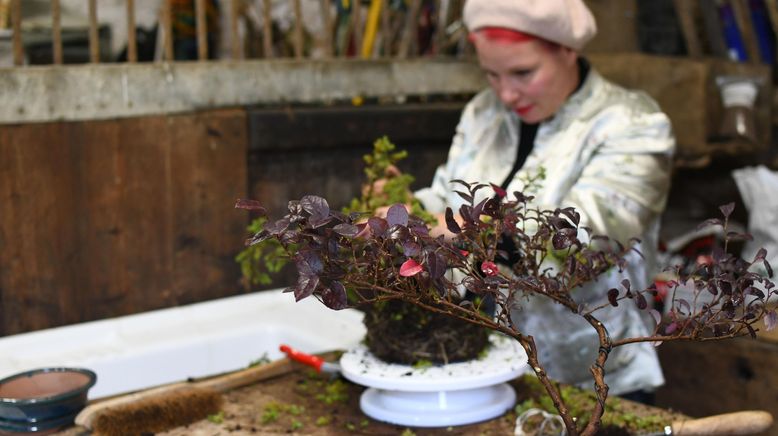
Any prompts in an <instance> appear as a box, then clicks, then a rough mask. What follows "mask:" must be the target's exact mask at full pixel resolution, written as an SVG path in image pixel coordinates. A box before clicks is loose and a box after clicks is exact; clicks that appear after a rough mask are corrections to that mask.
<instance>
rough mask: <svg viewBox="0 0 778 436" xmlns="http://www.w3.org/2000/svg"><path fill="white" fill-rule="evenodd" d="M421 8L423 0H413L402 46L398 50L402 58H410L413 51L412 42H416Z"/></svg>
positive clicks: (398, 54)
mask: <svg viewBox="0 0 778 436" xmlns="http://www.w3.org/2000/svg"><path fill="white" fill-rule="evenodd" d="M419 9H421V0H412V2H411V7H410V9H409V10H408V15H407V16H406V17H405V26H404V28H403V35H402V40H400V48H399V49H398V50H397V57H398V58H400V59H406V58H408V54H409V53H410V51H411V44H414V41H415V39H416V34H417V33H418V30H419V19H418V17H419Z"/></svg>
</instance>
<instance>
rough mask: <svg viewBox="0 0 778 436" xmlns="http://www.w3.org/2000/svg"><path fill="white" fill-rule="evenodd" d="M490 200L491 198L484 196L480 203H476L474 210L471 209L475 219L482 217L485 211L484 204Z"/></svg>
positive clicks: (471, 214) (472, 216)
mask: <svg viewBox="0 0 778 436" xmlns="http://www.w3.org/2000/svg"><path fill="white" fill-rule="evenodd" d="M489 200H490V199H489V198H484V199H483V200H481V201H479V202H478V204H476V205H475V207H474V208H473V210H472V211H470V218H471V219H472V220H473V221H478V220H480V219H481V214H482V213H483V211H484V205H485V204H486V202H487V201H489Z"/></svg>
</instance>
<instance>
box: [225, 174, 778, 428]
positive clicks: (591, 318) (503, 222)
mask: <svg viewBox="0 0 778 436" xmlns="http://www.w3.org/2000/svg"><path fill="white" fill-rule="evenodd" d="M452 183H456V184H458V185H459V186H460V187H461V189H460V190H459V191H458V193H459V195H460V196H461V197H462V198H463V199H464V200H465V202H466V203H465V205H463V206H462V207H461V208H460V209H459V211H458V214H459V216H460V218H461V220H460V221H459V222H458V221H457V220H455V219H454V212H453V211H452V210H451V209H450V208H449V209H447V210H446V223H447V227H448V230H449V231H451V232H452V233H453V234H454V235H455V237H454V238H453V239H451V240H448V239H446V238H444V237H442V236H441V237H432V236H431V235H430V231H429V228H428V226H427V224H426V223H425V222H424V221H423V220H422V219H420V218H418V217H416V216H414V215H412V214H409V213H408V212H407V210H406V208H405V207H404V206H403V205H400V204H397V205H394V206H392V207H391V208H389V210H388V213H387V215H386V217H385V218H382V217H375V216H373V217H370V218H368V219H367V220H366V221H365V220H364V217H363V216H362V215H361V214H359V213H357V212H353V213H349V214H345V213H342V212H339V211H335V210H332V209H331V208H330V207H329V205H328V203H327V201H326V200H325V199H323V198H321V197H317V196H312V195H309V196H305V197H303V198H302V199H300V200H299V201H290V202H289V205H288V213H287V214H286V215H285V216H284V217H282V218H280V219H276V220H268V222H267V223H266V224H265V225H264V228H263V229H262V230H260V231H259V232H257V233H256V234H255V235H254V236H253V237H252V238H251V239H250V240H249V241H248V242H247V243H248V244H256V243H261V242H262V241H265V240H268V239H272V240H275V241H277V242H278V243H279V244H280V246H281V247H283V248H284V249H288V255H289V256H290V258H291V259H292V260H293V261H294V263H295V266H296V268H297V271H298V274H299V276H298V279H297V282H296V283H295V284H293V285H292V286H290V287H289V288H288V289H286V291H287V292H291V293H293V294H294V296H295V298H296V300H298V301H299V300H301V299H304V298H308V297H311V296H314V297H315V298H317V299H318V300H320V301H321V302H322V303H323V304H324V305H326V306H327V307H329V308H331V309H335V310H340V309H343V308H346V307H349V306H352V305H354V304H372V305H381V304H386V302H393V301H399V302H404V303H406V304H411V305H414V306H416V307H418V308H420V309H422V310H424V311H427V312H430V313H435V314H442V315H446V316H450V317H454V318H458V319H460V320H463V321H465V322H468V323H471V324H473V325H476V326H479V327H483V328H487V329H490V330H493V331H496V332H500V333H502V334H505V335H507V336H509V337H511V338H513V339H515V340H516V341H518V343H519V344H521V346H522V347H523V349H524V350H525V351H526V354H527V359H528V364H529V366H530V368H531V369H532V371H533V372H534V374H535V375H536V376H537V379H538V381H539V382H540V383H541V384H542V386H543V387H544V389H545V390H546V392H547V393H548V395H549V397H550V398H551V401H552V402H553V405H554V407H555V408H556V409H557V412H558V414H559V415H560V416H561V418H562V420H563V421H564V424H565V427H566V429H567V433H568V434H569V435H578V434H582V435H593V434H595V433H596V432H597V430H598V429H599V426H600V423H601V418H602V415H603V413H604V411H605V400H606V398H607V397H608V386H607V384H606V383H605V378H604V375H605V363H606V361H607V360H608V357H609V355H610V353H611V351H612V350H613V349H614V348H617V347H621V346H624V345H627V344H631V343H635V342H644V341H650V342H663V341H675V340H694V341H709V340H721V339H727V338H735V337H739V336H744V335H750V336H755V334H756V332H757V330H758V325H759V324H758V323H761V322H764V323H766V327H767V329H772V328H773V327H774V326H775V324H776V320H777V319H778V317H777V316H776V313H775V312H774V311H773V310H770V309H768V307H767V306H766V305H765V302H766V300H767V298H769V297H770V296H772V295H773V294H774V293H775V289H774V285H773V283H772V282H771V281H770V280H769V279H768V278H766V277H763V276H760V275H758V274H756V273H754V272H752V271H751V267H752V266H754V265H755V264H763V265H764V267H765V268H766V270H767V271H768V273H769V275H770V276H772V270H771V268H770V265H769V264H768V263H767V261H766V260H765V255H766V252H765V251H764V250H762V251H760V252H759V253H758V254H757V256H756V257H755V258H754V259H752V260H750V261H746V260H743V259H740V258H738V257H735V256H733V255H731V254H729V253H728V252H727V248H728V243H729V241H732V240H736V239H741V238H747V237H748V236H747V235H742V234H736V233H730V232H727V227H728V218H729V216H730V214H731V213H732V210H733V207H734V206H733V205H727V206H722V207H721V212H722V214H723V219H713V220H708V221H706V222H705V223H703V224H704V225H718V226H722V227H723V228H724V230H725V244H724V247H723V250H720V251H717V252H716V253H714V254H713V256H712V258H713V261H712V263H710V264H705V265H698V266H697V267H696V268H694V269H693V270H692V271H682V270H681V269H680V268H678V269H677V271H676V273H677V277H678V278H677V280H675V281H674V282H672V283H670V289H671V292H670V294H669V297H668V298H667V300H666V301H665V304H666V305H668V307H669V310H668V314H669V315H668V317H667V320H666V321H663V320H662V319H661V317H660V315H659V313H658V312H657V311H655V310H653V309H652V308H650V307H649V304H648V301H649V298H651V297H652V296H654V295H655V294H656V289H655V288H653V287H650V288H648V289H632V288H631V286H630V283H629V282H628V281H626V280H625V281H623V282H622V286H621V289H603V290H602V303H601V304H599V305H596V306H582V305H579V303H577V302H576V300H575V299H574V291H575V289H576V288H578V287H580V286H581V285H582V284H584V283H588V282H591V281H593V280H595V279H596V278H597V277H598V276H599V275H601V274H602V273H604V272H606V271H608V270H610V269H611V268H616V269H622V268H624V267H625V260H624V256H625V255H626V254H627V253H628V252H629V251H630V250H631V249H632V248H631V247H630V246H624V245H622V244H621V243H619V242H618V241H614V240H611V239H609V238H608V237H607V235H593V234H590V232H589V230H588V229H585V228H581V226H580V218H579V214H578V213H577V212H576V211H575V210H574V209H571V208H566V209H556V210H542V209H538V208H535V207H533V206H532V205H531V201H532V197H528V196H525V195H524V194H522V193H521V192H513V193H511V194H510V195H509V194H508V193H507V192H505V191H504V190H502V189H501V188H499V187H497V186H494V185H492V186H489V185H485V184H471V183H467V182H464V181H461V180H454V181H452ZM482 189H491V190H493V194H494V195H493V196H491V197H487V198H486V199H484V200H482V201H479V202H477V203H476V201H475V199H476V198H477V195H476V194H477V193H478V191H480V190H482ZM236 207H238V208H242V209H248V210H253V211H255V212H257V213H259V214H261V215H264V214H265V213H266V211H265V210H264V208H263V207H262V205H261V204H260V203H258V202H256V201H253V200H239V201H238V202H237V204H236ZM460 223H462V224H460ZM579 235H588V238H585V239H584V238H581V237H579ZM504 238H508V239H511V240H512V241H513V243H514V245H515V247H516V251H517V254H518V255H519V256H518V258H519V260H518V262H516V263H515V264H513V265H512V267H511V268H510V270H504V269H501V268H498V266H497V263H496V261H497V260H498V259H499V258H506V259H507V258H508V255H509V253H505V252H503V251H501V250H500V249H499V248H498V243H500V241H501V240H503V239H504ZM552 259H553V262H552ZM552 264H556V265H558V266H556V267H554V266H549V265H552ZM452 270H455V271H458V272H459V274H454V275H452V274H449V272H450V271H452ZM453 277H460V278H458V279H454V278H453ZM682 286H685V287H691V288H693V295H694V299H693V300H692V301H688V300H686V299H683V298H680V297H676V296H675V290H676V289H678V288H679V287H682ZM461 288H465V289H467V290H469V291H470V292H471V293H473V294H475V295H478V296H479V297H481V298H479V299H475V300H473V301H470V300H463V299H462V298H460V297H461V294H460V289H461ZM524 294H531V295H536V296H540V297H543V298H548V299H550V300H552V301H554V302H555V303H557V304H561V305H563V306H565V307H566V308H568V309H569V315H570V316H571V317H581V318H583V319H584V320H585V321H586V322H587V323H588V325H590V326H591V328H592V329H594V330H595V331H596V332H597V336H598V338H599V352H598V354H597V357H596V360H595V361H593V362H591V366H590V368H589V369H590V372H591V375H592V380H593V383H594V394H595V402H594V405H593V408H592V409H591V415H590V417H589V419H588V420H580V421H577V420H576V419H575V417H574V416H573V415H572V414H571V412H570V409H569V407H568V405H566V403H565V401H564V400H563V397H562V395H561V393H560V388H559V386H558V384H557V383H555V382H554V381H553V380H551V379H550V378H549V376H548V375H547V373H546V371H545V370H544V362H541V361H540V360H539V357H538V356H539V353H538V351H537V350H538V349H537V344H536V343H535V338H534V337H533V336H531V335H527V334H525V333H523V332H522V331H520V329H519V328H518V327H517V326H516V324H514V321H513V319H512V318H511V312H512V310H513V309H514V308H516V307H517V306H520V305H521V302H522V298H521V297H522V295H524ZM349 296H351V297H349ZM703 297H704V298H703ZM487 300H491V301H493V302H494V306H495V309H494V313H486V312H484V311H483V310H482V307H481V304H482V303H481V302H482V301H487ZM626 304H635V305H637V307H638V308H640V309H642V310H648V311H651V313H652V315H653V316H654V318H655V320H656V327H655V329H654V331H653V334H651V335H650V336H646V337H627V338H618V339H614V338H611V336H610V335H609V333H608V330H607V328H606V326H605V325H604V324H603V323H602V322H601V321H600V320H599V319H598V312H599V311H601V310H602V309H604V308H606V307H608V306H616V307H623V306H624V305H626ZM762 320H764V321H762ZM578 422H585V424H582V425H581V426H580V427H579V425H578Z"/></svg>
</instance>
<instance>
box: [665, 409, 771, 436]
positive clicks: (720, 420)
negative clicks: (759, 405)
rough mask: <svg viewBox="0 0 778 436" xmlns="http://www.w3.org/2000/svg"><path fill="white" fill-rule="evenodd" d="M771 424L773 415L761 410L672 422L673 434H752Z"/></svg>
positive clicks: (698, 435)
mask: <svg viewBox="0 0 778 436" xmlns="http://www.w3.org/2000/svg"><path fill="white" fill-rule="evenodd" d="M772 424H773V416H772V415H771V414H770V413H768V412H765V411H762V410H747V411H743V412H733V413H725V414H722V415H714V416H708V417H705V418H699V419H692V420H689V421H680V422H674V423H673V424H672V430H673V433H672V434H673V435H674V436H718V435H722V436H723V435H731V436H735V435H752V434H757V433H762V432H763V431H765V430H767V429H768V428H770V426H771V425H772Z"/></svg>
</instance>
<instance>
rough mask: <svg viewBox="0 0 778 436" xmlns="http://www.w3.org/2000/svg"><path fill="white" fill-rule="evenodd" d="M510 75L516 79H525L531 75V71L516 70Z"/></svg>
mask: <svg viewBox="0 0 778 436" xmlns="http://www.w3.org/2000/svg"><path fill="white" fill-rule="evenodd" d="M512 74H513V75H514V76H516V77H527V76H529V75H530V74H532V70H516V71H513V72H512Z"/></svg>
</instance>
